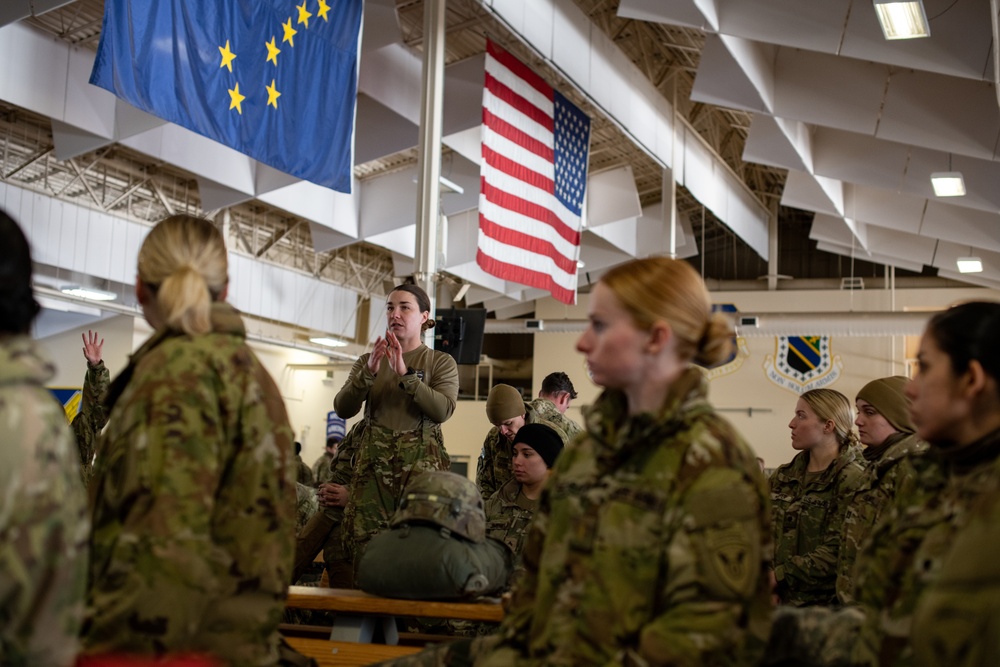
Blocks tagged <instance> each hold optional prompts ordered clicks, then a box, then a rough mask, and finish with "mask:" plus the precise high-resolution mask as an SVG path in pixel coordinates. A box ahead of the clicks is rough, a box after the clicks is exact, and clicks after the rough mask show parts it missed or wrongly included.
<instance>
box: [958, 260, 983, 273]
mask: <svg viewBox="0 0 1000 667" xmlns="http://www.w3.org/2000/svg"><path fill="white" fill-rule="evenodd" d="M955 263H956V264H958V272H959V273H982V272H983V260H981V259H979V258H978V257H959V258H958V259H957V260H955Z"/></svg>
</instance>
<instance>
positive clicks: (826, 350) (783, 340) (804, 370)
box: [764, 336, 843, 394]
mask: <svg viewBox="0 0 1000 667" xmlns="http://www.w3.org/2000/svg"><path fill="white" fill-rule="evenodd" d="M842 368H843V363H842V362H841V360H840V357H838V356H833V354H832V353H831V351H830V337H829V336H778V338H777V339H776V342H775V352H774V355H773V356H772V355H770V354H769V355H767V358H766V359H764V370H765V372H766V373H767V378H768V379H769V380H770V381H771V382H773V383H774V384H776V385H778V386H779V387H783V388H784V389H788V390H789V391H792V392H795V393H796V394H801V393H803V392H806V391H809V390H810V389H818V388H820V387H826V386H828V385H830V384H833V382H835V381H836V380H837V378H838V377H840V372H841V370H842Z"/></svg>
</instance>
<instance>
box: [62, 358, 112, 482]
mask: <svg viewBox="0 0 1000 667" xmlns="http://www.w3.org/2000/svg"><path fill="white" fill-rule="evenodd" d="M110 384H111V373H109V372H108V367H107V366H105V365H104V362H103V361H98V362H97V364H96V365H94V366H91V365H90V362H89V361H88V362H87V374H86V375H85V376H84V377H83V395H82V397H81V399H80V411H79V412H77V413H76V416H75V417H73V422H72V425H71V426H72V429H73V435H74V436H76V446H77V447H78V448H79V449H80V476H81V477H82V479H83V485H84V486H89V485H90V477H91V474H92V472H93V462H94V451H95V446H96V445H97V438H98V436H100V435H101V429H102V428H104V425H105V424H107V423H108V412H107V410H105V409H104V394H106V393H107V391H108V386H109V385H110Z"/></svg>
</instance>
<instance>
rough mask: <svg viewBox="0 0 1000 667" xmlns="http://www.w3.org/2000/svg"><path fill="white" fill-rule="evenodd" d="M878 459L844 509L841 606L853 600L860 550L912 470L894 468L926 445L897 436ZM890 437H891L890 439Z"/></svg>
mask: <svg viewBox="0 0 1000 667" xmlns="http://www.w3.org/2000/svg"><path fill="white" fill-rule="evenodd" d="M899 436H901V437H899V438H897V439H896V440H895V442H892V443H891V444H889V446H888V448H887V449H886V450H885V451H884V452H882V455H881V456H879V457H878V458H877V459H875V460H873V461H868V462H867V465H866V466H865V474H864V477H863V479H862V481H861V484H860V485H859V486H858V488H857V490H856V491H855V492H854V497H853V498H852V499H851V501H850V504H849V505H848V507H847V513H846V515H845V517H844V525H843V529H842V531H841V541H840V556H839V557H838V559H837V598H838V599H839V601H840V603H841V604H850V603H851V601H852V600H853V599H854V574H853V570H854V563H855V561H856V560H857V557H858V553H860V551H861V546H862V545H863V544H864V542H865V540H866V539H868V536H869V535H870V534H871V532H872V529H874V528H875V525H876V524H877V523H878V521H879V519H880V518H881V517H882V515H883V513H885V512H886V511H888V509H889V507H890V506H891V505H892V500H893V498H895V497H896V490H897V489H898V488H899V486H900V485H901V484H902V483H904V482H905V481H906V475H907V474H909V473H910V472H911V471H912V470H913V469H912V468H911V467H910V466H900V465H897V464H898V463H899V462H900V461H902V459H903V458H904V457H906V456H909V455H911V454H914V453H919V452H923V451H926V449H927V447H928V445H927V443H926V442H924V441H923V440H921V439H920V438H918V437H917V436H916V435H914V434H903V433H900V434H899ZM890 437H893V436H890Z"/></svg>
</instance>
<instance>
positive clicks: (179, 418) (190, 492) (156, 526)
mask: <svg viewBox="0 0 1000 667" xmlns="http://www.w3.org/2000/svg"><path fill="white" fill-rule="evenodd" d="M108 404H109V406H113V408H112V413H111V421H110V423H109V424H108V428H107V430H106V432H105V433H104V435H103V436H102V438H101V441H100V443H99V451H98V458H97V463H96V466H95V469H94V480H93V484H92V485H91V492H92V495H93V497H92V506H93V516H94V520H93V526H94V529H93V534H92V537H91V555H92V559H91V566H90V589H89V591H88V593H89V600H88V601H89V606H90V608H89V610H88V611H89V619H88V624H87V627H85V629H84V635H83V639H84V644H85V647H86V651H87V652H88V653H90V654H99V653H105V652H121V653H137V654H145V655H150V654H154V655H156V654H162V653H165V652H174V651H177V652H180V651H193V652H205V653H210V654H213V655H216V656H219V657H221V658H222V659H224V660H225V661H226V663H227V664H228V665H232V666H234V667H242V666H244V665H246V666H247V667H249V666H250V665H254V666H255V667H258V666H264V665H275V664H278V639H279V636H278V623H279V622H280V620H281V614H282V609H283V608H284V600H285V594H286V590H287V586H288V580H289V576H290V575H291V567H292V549H293V545H294V524H295V500H294V499H295V492H294V488H295V486H294V484H295V469H294V466H293V460H294V455H293V451H292V430H291V427H290V426H289V423H288V417H287V415H286V413H285V406H284V404H283V402H282V400H281V395H280V394H279V392H278V388H277V387H276V386H275V384H274V381H273V380H272V379H271V377H270V376H269V375H268V374H267V371H265V370H264V368H263V366H261V364H260V362H259V361H258V360H257V358H256V356H254V354H253V352H252V351H251V350H250V348H249V347H247V345H246V342H245V330H244V327H243V321H242V319H241V318H240V315H239V313H238V312H237V311H236V310H234V309H233V308H232V307H231V306H229V305H228V304H226V303H215V304H213V306H212V332H211V333H208V334H204V335H200V336H195V337H190V336H186V335H183V334H180V333H177V332H173V331H167V330H161V331H158V332H157V333H155V334H154V335H153V337H152V338H150V339H149V340H148V341H147V342H146V343H145V344H144V345H143V346H142V347H141V348H139V350H138V351H137V352H136V353H135V354H134V355H133V356H132V358H131V361H130V363H129V365H128V367H127V368H126V369H125V371H124V372H123V373H122V374H121V375H120V376H119V377H117V378H116V379H115V381H114V382H113V383H112V385H111V389H110V390H109V392H108Z"/></svg>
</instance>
